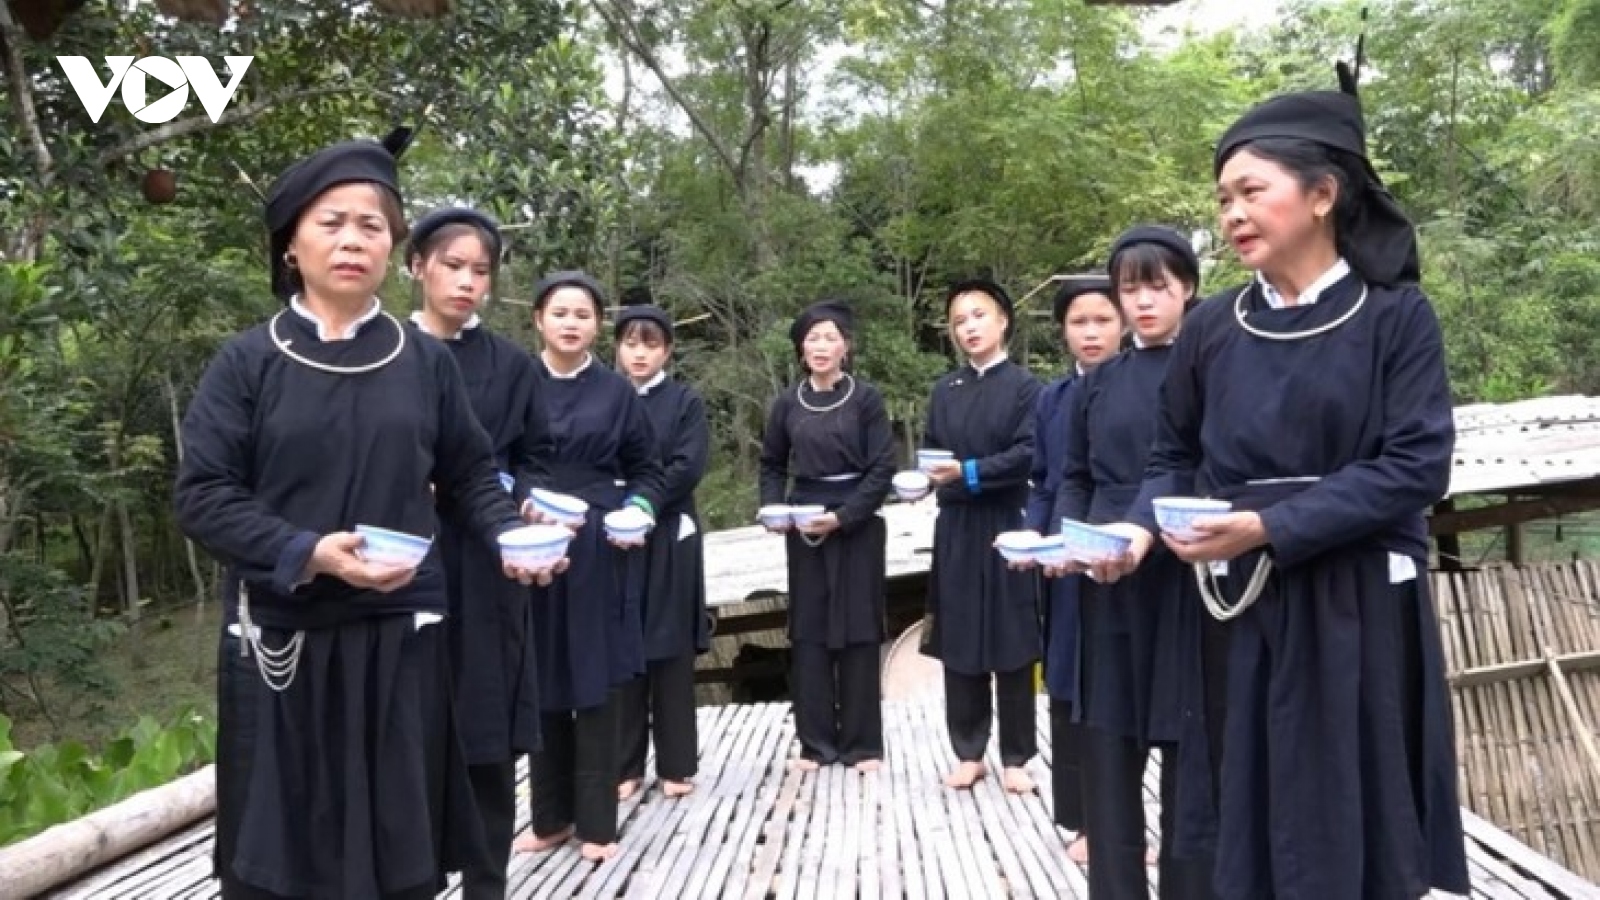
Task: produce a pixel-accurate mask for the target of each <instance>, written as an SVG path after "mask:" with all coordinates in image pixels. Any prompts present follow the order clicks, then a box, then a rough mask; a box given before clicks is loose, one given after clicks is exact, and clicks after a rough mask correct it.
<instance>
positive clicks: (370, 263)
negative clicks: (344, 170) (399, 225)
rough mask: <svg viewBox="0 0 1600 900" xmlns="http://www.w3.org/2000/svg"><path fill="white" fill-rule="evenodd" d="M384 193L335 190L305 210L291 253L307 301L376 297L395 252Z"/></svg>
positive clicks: (348, 187) (364, 186)
mask: <svg viewBox="0 0 1600 900" xmlns="http://www.w3.org/2000/svg"><path fill="white" fill-rule="evenodd" d="M383 190H384V189H383V188H381V187H378V186H376V185H373V184H368V183H365V182H352V183H350V184H341V185H336V186H334V187H332V188H329V189H328V190H326V191H324V192H323V193H322V194H321V195H320V196H318V197H317V198H316V199H315V200H313V201H311V204H310V205H309V206H307V207H306V209H305V212H304V213H302V214H301V216H300V221H299V223H298V224H297V225H296V226H295V230H294V235H293V236H292V237H291V238H290V239H289V253H291V254H293V259H294V266H295V268H297V269H298V270H299V272H300V278H301V281H302V282H303V283H304V286H305V293H306V295H307V296H311V297H317V298H322V299H327V300H357V299H366V298H369V297H371V296H373V295H374V294H376V293H377V292H378V287H379V285H381V284H383V279H384V276H385V275H386V274H388V269H389V251H390V250H391V249H393V248H394V232H393V231H392V230H391V224H390V222H389V218H388V216H387V214H386V212H385V209H384V202H383V198H384V194H383Z"/></svg>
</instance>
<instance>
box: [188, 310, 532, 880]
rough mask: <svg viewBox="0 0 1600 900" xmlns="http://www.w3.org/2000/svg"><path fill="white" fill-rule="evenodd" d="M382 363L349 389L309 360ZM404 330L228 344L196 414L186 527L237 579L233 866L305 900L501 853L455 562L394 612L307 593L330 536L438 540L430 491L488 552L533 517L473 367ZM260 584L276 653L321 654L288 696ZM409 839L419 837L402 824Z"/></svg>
mask: <svg viewBox="0 0 1600 900" xmlns="http://www.w3.org/2000/svg"><path fill="white" fill-rule="evenodd" d="M274 325H275V327H276V329H277V333H278V335H279V337H280V338H281V339H283V340H285V341H287V342H288V344H289V349H290V350H292V351H293V352H295V353H297V354H299V355H300V356H302V357H303V358H307V359H310V360H312V361H314V362H317V363H320V364H324V365H332V366H341V367H361V366H365V365H368V364H372V363H376V362H379V361H381V360H383V359H384V358H386V357H388V356H389V355H390V353H391V351H393V350H394V349H395V348H396V346H397V337H398V336H399V335H400V334H404V336H405V338H406V341H405V346H404V348H403V350H402V351H401V352H400V353H399V354H398V355H397V356H395V357H394V358H393V360H392V361H391V362H389V363H388V364H387V365H384V366H382V367H381V368H377V369H375V370H373V371H370V372H365V373H361V374H333V373H329V372H325V371H320V370H318V369H315V368H312V367H310V366H306V365H302V364H300V363H298V362H295V361H294V360H291V359H290V358H289V357H288V356H287V355H286V354H285V353H283V352H280V351H279V349H278V347H277V345H276V342H275V341H274V339H273V338H272V336H271V333H270V331H269V329H271V328H272V327H274ZM405 331H406V329H405V328H404V326H401V325H400V324H399V323H398V322H395V321H394V320H392V319H389V318H387V317H382V318H378V319H375V320H372V321H369V322H367V323H366V324H364V325H363V326H361V327H360V328H359V330H358V331H357V332H356V334H355V336H354V337H352V338H350V339H348V340H343V341H335V342H327V343H324V342H322V341H321V340H320V339H319V336H318V334H317V330H316V327H315V325H313V324H312V323H311V322H309V321H307V320H306V319H304V318H303V317H301V316H299V315H297V314H295V313H293V312H286V313H284V314H282V315H281V316H280V317H279V318H278V319H276V320H274V323H273V324H269V325H261V326H257V327H255V328H252V329H250V330H249V331H247V332H245V333H243V334H241V335H239V336H237V337H235V338H233V339H232V340H230V341H228V343H227V344H225V345H224V346H223V348H222V350H221V351H220V352H219V353H218V354H217V357H216V358H215V359H214V360H213V361H212V363H211V365H210V366H209V367H208V368H207V370H206V373H205V375H204V377H203V378H202V379H201V382H200V386H199V388H198V390H197V392H196V394H195V397H194V400H193V401H192V402H191V404H190V406H189V409H188V411H187V413H186V415H185V417H184V422H183V426H182V436H181V437H182V440H183V443H184V449H185V454H184V459H183V462H182V464H181V465H180V466H179V470H178V477H177V484H176V486H175V490H174V495H175V497H174V499H175V506H176V512H177V519H178V524H179V526H180V527H181V528H182V529H183V531H184V533H185V534H187V535H188V536H189V537H191V538H192V539H193V540H195V541H196V542H197V543H199V544H201V545H202V546H203V547H205V548H206V549H207V550H208V551H210V552H211V553H212V554H214V555H215V556H217V557H218V558H219V559H221V560H222V561H223V562H224V563H225V564H226V565H227V572H226V575H225V577H224V579H223V597H224V610H225V622H224V626H225V627H224V632H223V636H222V647H221V651H220V652H221V654H222V660H223V662H224V663H225V664H224V665H221V666H220V667H219V674H218V714H219V734H218V778H217V781H218V809H217V845H216V866H217V871H218V874H219V875H220V876H222V877H225V878H232V879H239V880H242V881H245V882H247V883H249V884H251V885H253V886H255V887H257V888H261V889H265V890H269V891H273V892H275V893H278V894H281V895H285V896H308V897H347V896H378V895H381V894H388V893H395V892H398V891H402V890H406V889H411V888H416V887H417V886H419V885H425V884H428V883H430V882H433V881H435V880H437V879H438V878H440V877H441V875H442V873H443V872H444V871H446V870H448V869H453V868H457V867H459V865H460V864H461V863H463V862H465V861H466V859H467V858H468V856H469V855H475V854H478V853H481V852H482V846H481V841H482V838H481V829H480V828H479V826H478V823H477V820H476V816H475V815H474V814H473V810H472V806H471V802H470V788H469V786H468V785H467V783H466V769H465V764H464V761H463V760H462V759H461V757H460V747H459V739H458V736H457V734H456V731H455V729H454V727H453V726H452V725H451V721H452V713H451V710H450V703H449V697H448V690H447V688H446V686H447V685H448V678H449V676H448V669H447V665H448V662H447V659H446V656H445V654H444V653H443V652H442V646H441V643H440V640H439V637H438V632H439V629H438V628H436V627H428V626H425V625H423V624H420V623H419V622H418V621H416V615H415V614H416V613H419V612H426V613H430V614H443V613H445V612H447V608H448V604H447V598H446V594H445V587H444V577H443V574H442V572H441V567H440V565H439V555H438V552H437V551H434V552H432V553H430V555H429V556H428V558H427V559H426V560H425V561H424V562H423V564H422V565H421V567H420V568H419V570H418V572H417V574H416V577H415V579H414V580H413V581H412V583H411V584H410V585H408V586H407V587H405V588H402V589H400V590H396V591H394V592H392V593H389V594H380V593H377V592H374V591H368V590H363V589H358V588H354V587H351V586H350V585H348V584H345V583H344V582H341V581H339V580H337V579H334V578H332V577H330V576H326V575H322V576H318V577H317V578H315V579H313V580H311V581H310V582H309V583H305V584H297V582H298V580H299V574H300V573H301V572H302V571H303V570H304V568H305V566H306V564H307V562H308V561H309V559H310V557H311V553H312V550H313V549H314V547H315V545H316V543H317V541H318V539H319V538H320V537H321V536H322V535H324V534H327V533H330V532H334V531H347V530H351V529H352V528H353V527H354V526H355V525H356V524H358V523H359V524H369V525H375V526H379V527H384V528H391V529H395V530H399V531H405V532H409V533H412V534H419V535H434V534H435V533H436V532H437V530H438V520H437V517H436V515H435V512H434V498H433V494H432V492H431V491H430V490H429V485H430V483H431V484H433V485H435V486H436V487H437V490H438V493H439V496H440V497H441V498H442V499H443V500H444V501H445V502H447V503H450V504H452V505H454V506H455V507H457V508H459V509H460V510H461V513H462V515H463V517H464V520H465V521H468V522H470V523H471V527H472V529H473V530H474V531H475V532H476V533H477V534H478V535H480V536H481V537H482V538H484V539H486V540H492V539H493V538H494V536H495V535H496V534H497V533H498V532H499V531H501V530H504V529H505V528H508V527H511V526H513V525H515V524H516V523H517V521H518V519H517V513H516V508H515V507H514V506H513V505H512V503H511V501H510V499H509V498H508V497H507V496H506V494H505V491H504V490H502V489H501V487H500V484H499V479H498V477H497V475H496V472H495V465H494V458H493V455H492V453H491V449H490V446H489V441H488V438H487V436H486V435H485V434H484V431H483V429H482V428H481V427H480V426H479V425H478V424H477V422H476V421H475V420H474V418H473V415H472V411H471V406H470V402H469V400H468V398H467V395H466V388H465V386H464V384H463V382H462V379H461V374H460V371H459V370H458V368H457V366H456V364H455V362H454V361H453V360H452V359H451V357H450V354H449V352H448V351H446V350H445V349H444V347H442V346H440V345H439V343H438V342H436V341H424V340H417V339H416V336H415V335H414V334H405ZM241 587H247V589H248V592H249V602H250V607H251V613H252V618H253V620H254V621H255V623H256V624H257V626H259V627H260V628H261V631H262V636H263V642H264V644H265V645H266V646H268V647H270V648H274V649H277V648H282V647H285V646H286V645H287V644H288V643H289V641H290V639H291V635H292V634H293V633H294V632H295V631H303V634H304V637H303V638H302V640H303V641H304V643H303V645H302V651H301V654H300V657H299V667H298V670H297V671H296V673H295V677H294V680H293V681H292V682H291V683H290V684H289V685H288V687H287V688H286V689H285V690H282V691H281V692H280V691H274V690H271V689H269V688H268V687H267V685H266V684H265V683H264V682H263V679H262V676H261V674H260V673H259V672H257V671H256V658H255V657H254V656H251V657H249V658H246V657H244V656H242V655H241V652H240V639H239V638H238V637H237V636H235V635H234V634H232V633H231V632H230V629H229V626H236V625H237V624H238V604H237V601H238V600H239V597H240V589H241ZM402 824H403V825H404V827H400V826H401V825H402Z"/></svg>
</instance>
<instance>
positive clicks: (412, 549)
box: [356, 525, 433, 569]
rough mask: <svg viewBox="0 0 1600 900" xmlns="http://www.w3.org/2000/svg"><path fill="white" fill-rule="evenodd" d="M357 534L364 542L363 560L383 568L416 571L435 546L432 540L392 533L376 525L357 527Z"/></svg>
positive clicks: (398, 532) (397, 532)
mask: <svg viewBox="0 0 1600 900" xmlns="http://www.w3.org/2000/svg"><path fill="white" fill-rule="evenodd" d="M356 534H359V535H361V539H362V541H363V543H362V545H361V558H362V559H364V560H366V561H367V562H370V563H377V564H378V565H383V566H399V567H401V568H403V569H414V568H416V567H417V566H419V565H421V564H422V560H423V558H424V557H426V556H427V555H428V548H429V547H431V546H433V539H432V538H425V537H418V536H416V535H414V534H406V533H405V532H403V531H390V530H389V529H387V528H378V527H377V526H375V525H357V526H356Z"/></svg>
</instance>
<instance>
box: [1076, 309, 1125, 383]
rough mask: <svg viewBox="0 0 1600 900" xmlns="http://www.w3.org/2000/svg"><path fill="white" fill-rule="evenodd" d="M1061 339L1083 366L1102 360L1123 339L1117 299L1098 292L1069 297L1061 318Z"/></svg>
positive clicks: (1089, 365)
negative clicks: (1068, 302)
mask: <svg viewBox="0 0 1600 900" xmlns="http://www.w3.org/2000/svg"><path fill="white" fill-rule="evenodd" d="M1061 340H1062V341H1063V342H1064V343H1066V345H1067V352H1069V353H1071V354H1072V358H1073V359H1074V360H1076V361H1077V363H1078V365H1080V366H1082V367H1083V368H1085V369H1092V368H1094V367H1095V366H1098V365H1100V364H1101V363H1103V362H1105V361H1106V359H1107V358H1108V357H1110V356H1111V355H1112V354H1114V353H1116V352H1117V347H1118V345H1120V344H1121V343H1122V316H1121V314H1119V313H1118V312H1117V305H1116V303H1114V302H1112V300H1111V298H1110V297H1107V296H1106V295H1105V294H1101V293H1092V294H1079V295H1078V296H1076V297H1074V298H1072V303H1071V305H1069V306H1068V307H1067V315H1066V318H1064V319H1063V320H1062V322H1061Z"/></svg>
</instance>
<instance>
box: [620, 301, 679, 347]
mask: <svg viewBox="0 0 1600 900" xmlns="http://www.w3.org/2000/svg"><path fill="white" fill-rule="evenodd" d="M630 322H654V323H655V324H656V326H657V327H659V328H660V329H661V333H662V334H665V335H666V336H667V343H669V344H675V343H677V339H676V337H675V336H674V335H673V333H672V317H671V316H669V315H667V311H666V310H664V309H662V308H661V307H659V306H656V305H655V304H653V303H635V304H632V305H628V306H624V307H622V309H621V310H620V311H619V312H618V313H617V321H616V325H615V326H614V327H613V328H612V329H611V336H612V337H613V338H615V339H617V340H621V339H622V332H624V331H626V330H627V328H628V323H630Z"/></svg>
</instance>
